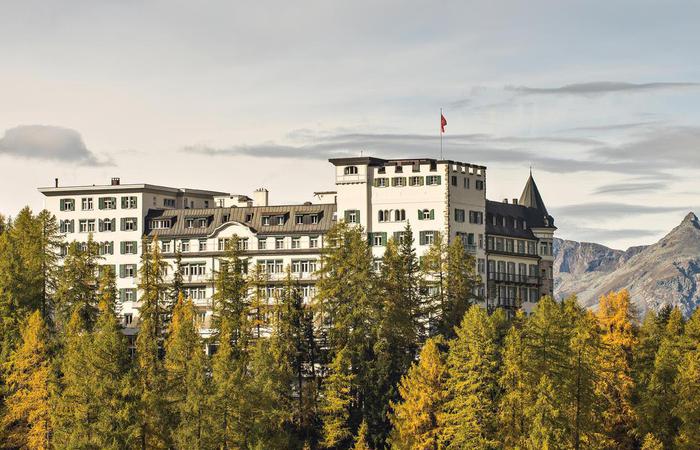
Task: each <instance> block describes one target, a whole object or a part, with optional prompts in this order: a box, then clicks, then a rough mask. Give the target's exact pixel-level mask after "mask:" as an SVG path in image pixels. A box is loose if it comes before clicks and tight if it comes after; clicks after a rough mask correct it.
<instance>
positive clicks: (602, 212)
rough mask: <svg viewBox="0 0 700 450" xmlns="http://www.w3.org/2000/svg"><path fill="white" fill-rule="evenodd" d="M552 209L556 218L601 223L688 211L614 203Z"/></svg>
mask: <svg viewBox="0 0 700 450" xmlns="http://www.w3.org/2000/svg"><path fill="white" fill-rule="evenodd" d="M551 209H552V210H553V211H554V217H557V216H559V217H567V219H571V218H579V219H586V220H589V221H596V222H599V221H601V220H605V219H618V218H622V217H627V216H630V215H643V214H660V213H667V212H675V211H685V210H687V209H688V207H687V206H649V205H633V204H627V203H613V202H609V203H608V202H592V203H580V204H577V205H566V206H559V207H556V208H551Z"/></svg>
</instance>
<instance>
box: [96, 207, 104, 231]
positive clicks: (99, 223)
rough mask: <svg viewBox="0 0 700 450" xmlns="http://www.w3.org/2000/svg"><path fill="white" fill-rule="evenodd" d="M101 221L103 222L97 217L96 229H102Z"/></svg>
mask: <svg viewBox="0 0 700 450" xmlns="http://www.w3.org/2000/svg"><path fill="white" fill-rule="evenodd" d="M100 209H102V208H100ZM102 222H103V220H102V219H97V229H98V230H99V231H104V227H103V225H102Z"/></svg>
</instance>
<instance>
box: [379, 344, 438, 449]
mask: <svg viewBox="0 0 700 450" xmlns="http://www.w3.org/2000/svg"><path fill="white" fill-rule="evenodd" d="M438 345H439V341H437V340H436V339H435V338H433V339H428V340H427V341H426V343H425V345H424V346H423V349H422V350H421V353H420V359H419V360H418V362H417V363H415V364H414V365H413V366H411V368H410V369H409V370H408V373H407V374H406V375H405V376H404V377H403V378H402V380H401V384H400V385H399V394H400V396H401V399H402V400H401V401H400V402H398V403H392V404H391V407H392V409H393V413H392V415H391V423H392V425H393V430H392V432H391V434H390V436H389V443H390V445H391V448H393V449H397V450H404V449H406V450H409V449H427V450H435V449H437V448H438V443H439V433H440V428H439V427H438V423H437V417H438V414H439V412H440V411H441V410H442V408H443V407H444V403H445V398H446V395H447V390H446V386H445V383H446V382H447V367H446V365H445V362H444V358H443V355H442V354H441V353H440V350H439V348H438Z"/></svg>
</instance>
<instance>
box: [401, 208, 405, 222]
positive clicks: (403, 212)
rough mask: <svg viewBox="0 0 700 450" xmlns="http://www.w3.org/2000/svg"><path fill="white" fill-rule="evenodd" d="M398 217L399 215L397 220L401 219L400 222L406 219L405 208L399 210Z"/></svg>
mask: <svg viewBox="0 0 700 450" xmlns="http://www.w3.org/2000/svg"><path fill="white" fill-rule="evenodd" d="M399 217H400V219H399V220H401V221H402V222H403V221H404V220H406V210H405V209H402V210H401V214H400V216H399Z"/></svg>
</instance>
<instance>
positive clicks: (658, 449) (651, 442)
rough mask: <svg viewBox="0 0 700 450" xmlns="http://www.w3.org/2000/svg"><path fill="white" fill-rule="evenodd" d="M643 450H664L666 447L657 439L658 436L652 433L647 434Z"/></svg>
mask: <svg viewBox="0 0 700 450" xmlns="http://www.w3.org/2000/svg"><path fill="white" fill-rule="evenodd" d="M667 448H670V447H667ZM641 450H664V445H663V444H662V443H661V441H660V440H658V439H657V438H656V436H654V435H653V434H651V433H647V434H646V436H644V442H643V443H642V449H641Z"/></svg>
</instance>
